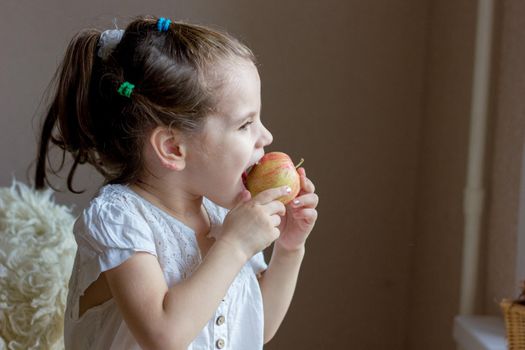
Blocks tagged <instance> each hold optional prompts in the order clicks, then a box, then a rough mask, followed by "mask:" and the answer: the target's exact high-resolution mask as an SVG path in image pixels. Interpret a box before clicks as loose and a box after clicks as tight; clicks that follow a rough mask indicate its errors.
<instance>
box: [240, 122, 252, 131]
mask: <svg viewBox="0 0 525 350" xmlns="http://www.w3.org/2000/svg"><path fill="white" fill-rule="evenodd" d="M251 123H253V122H246V123H244V124H243V126H241V127H240V128H239V130H246V129H247V128H248V125H250V124H251Z"/></svg>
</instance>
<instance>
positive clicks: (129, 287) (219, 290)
mask: <svg viewBox="0 0 525 350" xmlns="http://www.w3.org/2000/svg"><path fill="white" fill-rule="evenodd" d="M245 192H246V193H247V194H249V192H248V191H245ZM288 193H289V192H288V191H287V189H286V187H284V186H283V187H279V188H274V189H269V190H266V191H263V192H261V193H259V194H258V195H257V196H255V197H254V198H252V199H250V200H244V199H242V198H244V196H245V193H243V195H242V196H241V201H240V202H239V204H238V205H237V206H236V207H235V208H233V209H232V210H231V211H230V212H229V213H228V215H227V216H226V218H225V219H224V222H223V226H222V231H221V235H220V237H219V238H218V239H217V241H216V242H215V243H214V244H213V245H212V247H211V248H210V250H209V251H208V253H207V254H206V256H205V257H204V259H203V261H202V262H201V264H200V265H199V267H198V268H197V269H196V270H195V271H194V272H193V274H192V275H191V276H190V277H188V278H187V279H185V280H184V281H181V282H179V283H176V284H175V285H173V286H172V287H171V288H169V289H168V286H167V284H166V281H165V279H164V275H163V273H162V270H161V267H160V265H159V262H158V261H157V258H156V257H154V256H153V255H151V254H148V253H137V254H134V255H133V256H132V257H131V258H129V259H128V260H126V261H125V262H124V263H122V264H121V265H119V266H118V267H116V268H114V269H111V270H108V271H106V272H104V276H105V277H106V280H107V282H108V285H109V288H110V290H111V294H112V296H113V298H114V299H115V302H116V304H117V306H118V308H119V310H120V311H121V313H122V317H123V319H124V320H125V321H126V324H127V325H128V327H129V329H130V330H131V333H132V334H133V336H134V337H135V339H136V340H137V342H138V343H139V344H140V346H141V347H142V348H144V349H155V350H159V349H160V350H162V349H170V350H177V349H187V347H188V346H189V344H190V343H191V342H192V341H193V339H195V337H196V336H197V335H198V334H199V332H200V331H202V329H203V328H204V326H205V325H206V323H207V322H208V321H209V320H210V318H211V317H212V315H213V313H214V312H215V310H217V308H218V307H219V303H220V302H221V300H222V298H223V297H224V296H225V295H226V293H227V291H228V288H229V287H230V285H231V284H232V282H233V280H234V279H235V277H236V276H237V274H238V273H239V271H240V270H241V268H242V267H243V265H244V264H245V263H246V262H247V261H248V259H249V258H250V257H251V256H253V255H254V254H255V252H258V251H260V250H262V249H264V247H267V246H269V245H270V244H271V242H273V241H274V240H275V239H276V238H277V237H278V236H279V230H278V229H277V226H278V225H279V223H280V219H279V217H278V215H284V213H285V208H284V205H283V204H282V203H281V202H279V201H277V200H276V199H277V198H279V197H281V196H282V195H283V194H288ZM247 228H249V229H247Z"/></svg>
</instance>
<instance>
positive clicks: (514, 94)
mask: <svg viewBox="0 0 525 350" xmlns="http://www.w3.org/2000/svg"><path fill="white" fill-rule="evenodd" d="M500 13H501V15H500V16H501V25H500V33H498V37H499V38H500V40H499V45H498V47H497V58H498V62H497V64H496V67H495V76H496V81H495V82H494V84H495V86H496V88H495V94H494V95H495V96H494V107H493V111H494V122H493V130H494V131H493V133H494V137H493V138H494V140H493V147H492V167H491V169H490V171H489V176H490V186H491V191H490V206H489V208H488V226H487V259H486V271H487V279H486V287H485V290H486V294H485V299H484V305H483V306H484V309H485V310H486V312H488V313H491V314H499V313H500V311H499V307H498V302H499V301H500V300H501V299H502V298H511V297H516V296H517V295H518V287H519V284H518V283H517V281H516V276H515V273H516V270H515V269H514V268H512V267H514V266H515V265H516V250H517V248H516V245H517V232H518V210H519V190H520V176H521V174H520V171H521V167H522V164H521V163H522V159H523V158H522V157H523V145H524V136H525V118H524V112H525V98H524V96H525V95H524V92H525V48H524V46H523V43H524V42H525V27H524V25H523V18H524V16H525V3H524V2H523V1H519V0H507V1H504V2H503V4H502V6H501V10H500ZM509 267H510V268H509ZM519 278H520V280H523V279H525V276H520V277H519Z"/></svg>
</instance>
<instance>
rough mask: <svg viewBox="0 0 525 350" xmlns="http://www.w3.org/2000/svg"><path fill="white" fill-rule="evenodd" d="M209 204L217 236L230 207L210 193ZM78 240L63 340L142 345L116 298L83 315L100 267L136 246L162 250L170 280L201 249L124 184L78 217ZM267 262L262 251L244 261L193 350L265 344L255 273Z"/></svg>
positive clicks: (94, 345) (178, 277) (194, 261)
mask: <svg viewBox="0 0 525 350" xmlns="http://www.w3.org/2000/svg"><path fill="white" fill-rule="evenodd" d="M203 204H204V207H205V208H206V211H207V212H208V216H209V218H210V222H211V231H210V232H211V233H210V234H211V235H212V236H216V235H217V234H218V233H219V232H220V227H221V225H222V222H223V220H224V217H225V215H226V214H227V212H228V210H227V209H225V208H222V207H220V206H218V205H216V204H215V203H213V202H211V201H210V200H208V199H207V198H204V199H203ZM74 235H75V239H76V242H77V245H78V249H77V253H76V257H75V263H74V266H73V271H72V275H71V279H70V281H69V293H68V298H67V306H66V312H65V318H64V342H65V348H66V350H67V349H74V350H85V349H97V350H99V349H111V350H117V349H118V350H120V349H126V350H130V349H131V350H135V349H140V347H139V345H138V344H137V343H136V341H135V339H134V338H133V335H132V334H131V332H130V331H129V329H128V327H127V326H126V323H125V322H124V321H123V319H122V316H121V314H120V312H119V310H118V308H117V305H116V303H115V302H114V300H113V299H110V300H108V301H106V302H105V303H103V304H101V305H98V306H95V307H92V308H91V309H89V310H87V311H86V312H85V313H84V314H83V315H82V316H81V317H80V318H79V317H78V314H79V311H78V310H79V302H78V301H79V297H80V296H81V295H82V294H83V293H84V291H85V290H86V289H87V287H89V285H91V283H93V282H94V281H95V280H96V279H97V278H98V276H99V275H100V273H101V272H103V271H106V270H108V269H111V268H113V267H116V266H118V265H119V264H121V263H123V262H124V261H125V260H126V259H128V258H129V257H130V256H132V255H133V254H134V253H135V252H138V251H141V252H148V253H150V254H153V255H154V256H156V257H157V259H158V261H159V264H160V266H161V268H162V271H163V273H164V278H165V279H166V283H167V285H168V287H171V286H172V285H174V284H175V283H177V282H180V281H182V280H184V279H185V278H187V277H188V276H190V275H191V273H192V272H193V271H194V270H195V269H196V268H197V267H198V265H199V264H200V262H201V260H202V257H201V256H200V251H199V248H198V245H197V240H196V237H195V234H194V231H193V230H192V229H190V228H189V227H187V226H186V225H184V224H183V223H181V222H180V221H178V220H177V219H176V218H174V217H173V216H171V215H169V214H168V213H166V212H164V211H163V210H161V209H159V208H158V207H156V206H154V205H153V204H152V203H150V202H148V201H147V200H146V199H144V198H142V197H141V196H139V195H138V194H137V193H136V192H134V191H133V190H131V189H130V188H129V187H128V186H125V185H106V186H104V187H102V188H101V190H100V192H99V193H98V195H97V196H96V197H95V198H94V199H93V200H91V202H90V203H89V205H88V207H87V208H86V209H85V210H84V211H83V212H82V214H81V215H80V217H79V218H78V219H77V220H76V222H75V226H74ZM266 268H267V265H266V263H265V261H264V256H263V254H262V252H259V253H258V254H256V255H254V256H253V257H252V258H251V259H250V260H249V261H248V262H247V263H246V264H245V265H244V266H243V267H242V269H241V271H240V272H239V274H238V275H237V277H236V278H235V280H234V281H233V283H232V285H231V286H230V288H229V289H228V292H227V293H226V295H225V296H224V299H223V301H222V302H221V304H220V305H219V307H218V309H217V310H216V311H215V313H214V314H213V315H212V317H211V318H210V320H209V322H208V323H207V324H206V326H205V327H204V329H202V331H201V332H200V333H199V334H198V335H197V337H196V338H195V339H194V341H193V342H192V343H191V344H190V346H189V347H188V350H204V349H207V350H212V349H221V348H222V349H232V350H256V349H262V348H263V329H264V320H263V305H262V295H261V291H260V288H259V284H258V281H257V277H256V275H257V274H258V273H260V272H261V271H263V270H265V269H266Z"/></svg>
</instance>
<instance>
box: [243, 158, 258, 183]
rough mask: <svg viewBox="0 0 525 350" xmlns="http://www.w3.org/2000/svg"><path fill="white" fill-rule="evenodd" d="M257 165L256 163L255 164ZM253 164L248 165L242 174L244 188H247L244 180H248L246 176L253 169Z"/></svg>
mask: <svg viewBox="0 0 525 350" xmlns="http://www.w3.org/2000/svg"><path fill="white" fill-rule="evenodd" d="M255 164H257V163H255ZM255 164H252V165H250V166H249V167H248V168H247V169H246V170H245V171H244V172H243V173H242V176H241V177H242V183H243V184H244V187H246V188H248V186H247V183H246V179H247V178H248V174H249V173H250V171H251V170H252V169H253V167H254V166H255Z"/></svg>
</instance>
